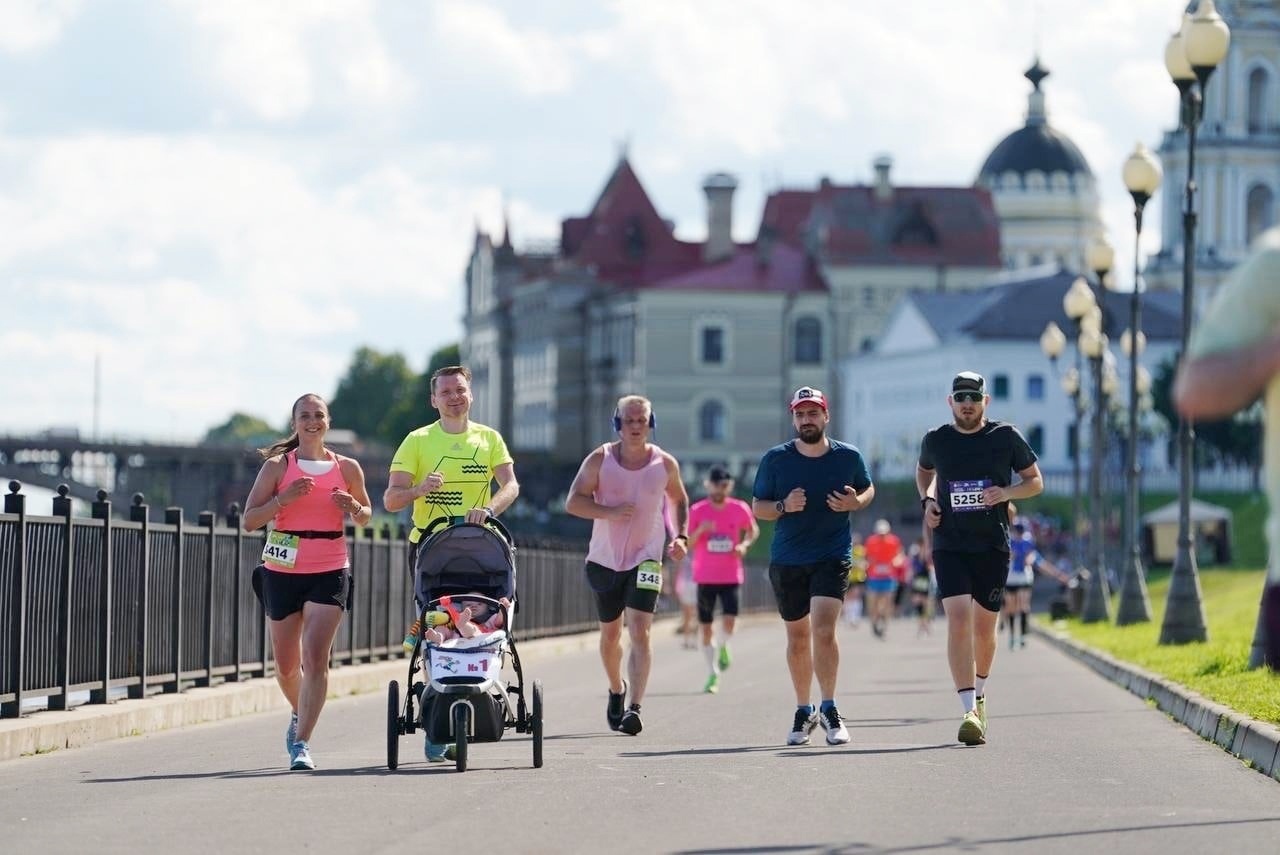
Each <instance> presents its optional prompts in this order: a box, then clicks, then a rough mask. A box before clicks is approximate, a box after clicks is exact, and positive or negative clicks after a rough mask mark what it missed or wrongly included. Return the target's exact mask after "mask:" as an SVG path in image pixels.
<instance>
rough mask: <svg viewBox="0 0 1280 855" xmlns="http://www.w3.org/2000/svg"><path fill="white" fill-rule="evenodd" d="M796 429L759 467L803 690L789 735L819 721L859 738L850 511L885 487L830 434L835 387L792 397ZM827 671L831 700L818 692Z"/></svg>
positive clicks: (792, 665) (760, 499)
mask: <svg viewBox="0 0 1280 855" xmlns="http://www.w3.org/2000/svg"><path fill="white" fill-rule="evenodd" d="M791 421H792V423H793V424H794V425H795V429H796V438H795V439H793V440H791V441H790V442H786V443H783V444H782V445H778V446H774V447H773V448H771V449H769V450H768V451H767V452H765V455H764V458H763V459H761V461H760V466H759V468H758V469H757V470H756V483H755V488H754V489H753V490H752V497H753V499H752V502H751V510H752V511H753V512H754V513H755V515H756V517H757V518H758V519H762V520H777V524H776V525H775V526H774V529H773V542H772V544H771V545H770V549H769V581H770V582H771V583H772V585H773V594H774V598H775V599H776V600H777V602H778V612H779V614H781V615H782V620H783V621H784V622H785V625H786V628H787V668H788V669H789V670H790V671H791V683H792V685H793V686H794V688H795V692H796V714H795V719H794V721H793V723H792V726H791V732H790V733H789V734H788V735H787V744H788V745H805V744H807V743H808V742H809V734H811V733H813V730H814V728H816V727H817V726H818V724H819V723H821V724H822V726H823V728H824V729H825V730H826V732H827V744H828V745H841V744H843V743H846V742H848V741H849V731H848V730H847V729H846V728H845V726H844V722H843V721H842V720H841V718H840V712H839V711H838V710H837V709H836V701H835V697H836V674H837V672H838V671H839V668H840V646H839V644H838V643H837V641H836V619H837V618H838V617H839V616H840V608H841V606H842V604H843V602H844V592H845V587H846V586H847V585H848V580H849V567H850V552H851V550H852V548H853V532H852V528H851V527H850V519H849V513H850V512H851V511H860V510H862V509H863V508H865V507H866V506H867V505H869V504H871V499H872V498H873V497H874V496H875V493H876V491H875V487H873V486H872V484H871V476H870V475H869V474H868V473H867V464H866V462H865V461H864V460H863V459H862V455H861V454H860V453H859V452H858V449H856V448H854V447H853V446H852V445H849V444H847V443H843V442H840V441H839V440H835V439H831V438H829V437H828V436H827V425H828V424H829V423H830V421H831V416H830V415H829V414H828V412H827V396H826V395H824V394H823V393H822V392H821V391H820V390H818V389H814V388H812V387H810V386H803V387H801V388H799V389H797V390H796V392H795V394H794V395H793V396H792V397H791ZM815 677H817V680H818V688H819V690H821V693H822V703H821V705H820V706H819V708H818V711H817V712H814V709H813V706H812V704H810V702H809V697H810V695H809V693H810V691H811V690H812V687H813V679H814V678H815Z"/></svg>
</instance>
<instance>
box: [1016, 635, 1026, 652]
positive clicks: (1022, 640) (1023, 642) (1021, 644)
mask: <svg viewBox="0 0 1280 855" xmlns="http://www.w3.org/2000/svg"><path fill="white" fill-rule="evenodd" d="M1018 646H1019V647H1021V648H1023V649H1024V650H1025V649H1026V647H1027V637H1026V636H1025V635H1024V636H1022V638H1020V639H1018Z"/></svg>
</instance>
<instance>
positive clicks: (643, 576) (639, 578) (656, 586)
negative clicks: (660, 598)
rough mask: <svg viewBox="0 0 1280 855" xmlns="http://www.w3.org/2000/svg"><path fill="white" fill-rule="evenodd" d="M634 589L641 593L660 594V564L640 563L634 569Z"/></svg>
mask: <svg viewBox="0 0 1280 855" xmlns="http://www.w3.org/2000/svg"><path fill="white" fill-rule="evenodd" d="M636 587H637V588H639V589H640V590H641V591H658V592H659V593H661V592H662V562H660V561H641V562H640V566H639V567H638V568H637V569H636Z"/></svg>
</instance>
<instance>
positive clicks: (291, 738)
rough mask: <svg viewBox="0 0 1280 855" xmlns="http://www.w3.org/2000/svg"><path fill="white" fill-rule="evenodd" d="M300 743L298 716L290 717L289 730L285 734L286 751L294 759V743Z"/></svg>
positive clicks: (295, 714)
mask: <svg viewBox="0 0 1280 855" xmlns="http://www.w3.org/2000/svg"><path fill="white" fill-rule="evenodd" d="M297 741H298V714H297V713H294V714H293V715H291V716H289V729H288V730H286V731H285V732H284V750H285V752H286V753H288V755H289V759H290V760H292V759H293V743H295V742H297Z"/></svg>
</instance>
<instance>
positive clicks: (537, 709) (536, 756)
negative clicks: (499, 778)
mask: <svg viewBox="0 0 1280 855" xmlns="http://www.w3.org/2000/svg"><path fill="white" fill-rule="evenodd" d="M529 730H530V731H531V732H532V733H533V768H535V769H541V768H542V681H541V680H534V681H533V713H532V715H531V716H530V718H529Z"/></svg>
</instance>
